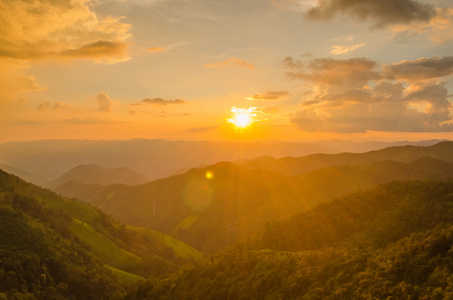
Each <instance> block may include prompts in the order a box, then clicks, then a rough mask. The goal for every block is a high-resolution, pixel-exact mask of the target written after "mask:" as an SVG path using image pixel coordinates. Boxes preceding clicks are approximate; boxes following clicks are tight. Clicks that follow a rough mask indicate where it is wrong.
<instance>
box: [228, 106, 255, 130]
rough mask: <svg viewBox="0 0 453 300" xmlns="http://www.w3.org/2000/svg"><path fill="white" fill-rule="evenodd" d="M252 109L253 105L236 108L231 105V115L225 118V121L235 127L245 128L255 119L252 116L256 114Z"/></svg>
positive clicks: (253, 108)
mask: <svg viewBox="0 0 453 300" xmlns="http://www.w3.org/2000/svg"><path fill="white" fill-rule="evenodd" d="M254 111H255V107H250V108H236V107H234V106H233V108H231V112H232V113H233V116H232V118H229V119H227V121H228V123H230V124H233V125H234V127H236V128H237V129H245V128H247V127H249V126H250V125H252V123H253V122H254V121H255V120H254V118H253V117H255V116H256V113H254Z"/></svg>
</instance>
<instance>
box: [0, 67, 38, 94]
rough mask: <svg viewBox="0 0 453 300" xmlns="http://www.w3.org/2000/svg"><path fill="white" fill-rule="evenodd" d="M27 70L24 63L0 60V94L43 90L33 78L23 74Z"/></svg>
mask: <svg viewBox="0 0 453 300" xmlns="http://www.w3.org/2000/svg"><path fill="white" fill-rule="evenodd" d="M28 68H29V66H28V65H27V64H26V63H24V62H11V61H9V60H8V61H2V60H0V94H12V93H17V92H22V91H42V90H45V88H43V87H41V86H40V85H39V83H38V82H37V81H36V78H35V77H33V76H30V75H27V74H26V73H25V70H26V69H28Z"/></svg>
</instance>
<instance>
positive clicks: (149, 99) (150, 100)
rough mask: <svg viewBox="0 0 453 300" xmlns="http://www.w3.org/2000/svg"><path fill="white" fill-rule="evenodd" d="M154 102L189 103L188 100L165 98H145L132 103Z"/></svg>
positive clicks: (167, 103) (166, 103) (157, 103)
mask: <svg viewBox="0 0 453 300" xmlns="http://www.w3.org/2000/svg"><path fill="white" fill-rule="evenodd" d="M142 104H154V105H169V104H187V101H184V100H181V99H175V100H167V99H163V98H153V99H151V98H145V99H143V100H142V102H138V103H132V104H131V105H142Z"/></svg>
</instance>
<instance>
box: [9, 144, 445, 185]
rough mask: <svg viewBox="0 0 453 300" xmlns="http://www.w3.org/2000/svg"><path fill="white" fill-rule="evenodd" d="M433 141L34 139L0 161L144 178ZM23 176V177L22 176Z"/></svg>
mask: <svg viewBox="0 0 453 300" xmlns="http://www.w3.org/2000/svg"><path fill="white" fill-rule="evenodd" d="M436 142H438V141H436V140H431V141H419V142H408V141H402V142H395V143H384V142H361V143H358V142H351V141H341V140H332V141H320V142H315V143H290V142H280V141H269V142H206V141H168V140H146V139H132V140H38V141H25V142H9V143H4V144H0V164H2V165H3V166H6V168H9V170H10V171H12V172H13V173H14V174H15V175H17V176H24V174H28V175H27V177H26V179H27V180H29V181H30V182H32V183H35V184H39V185H42V184H46V183H48V182H51V181H54V180H57V179H58V178H59V177H60V176H61V175H63V174H64V173H66V172H68V171H69V170H70V169H72V168H74V167H77V166H79V165H91V164H95V165H98V166H101V167H103V168H114V169H116V168H123V167H124V168H128V169H130V170H133V171H135V172H138V173H141V174H144V175H145V176H146V178H147V179H148V180H154V179H158V178H163V177H168V176H171V175H175V174H180V173H183V172H185V171H187V170H189V169H190V168H194V167H198V166H203V165H210V164H214V163H217V162H220V161H236V160H239V159H253V158H256V157H261V156H272V157H275V158H281V157H285V156H292V157H299V156H303V155H308V154H313V153H340V152H365V151H370V150H375V149H380V148H384V147H389V146H396V145H398V146H399V145H432V144H434V143H436ZM23 178H24V179H25V177H23Z"/></svg>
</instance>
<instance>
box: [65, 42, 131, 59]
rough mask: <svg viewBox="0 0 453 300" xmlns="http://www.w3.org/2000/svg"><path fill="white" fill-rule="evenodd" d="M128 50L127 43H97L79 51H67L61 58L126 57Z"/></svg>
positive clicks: (78, 49) (85, 46)
mask: <svg viewBox="0 0 453 300" xmlns="http://www.w3.org/2000/svg"><path fill="white" fill-rule="evenodd" d="M126 48H127V47H126V44H125V43H115V42H109V41H97V42H95V43H91V44H87V45H84V46H82V47H80V48H77V49H70V50H65V51H63V52H61V53H60V56H62V57H70V58H106V57H124V56H125V55H126Z"/></svg>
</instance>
